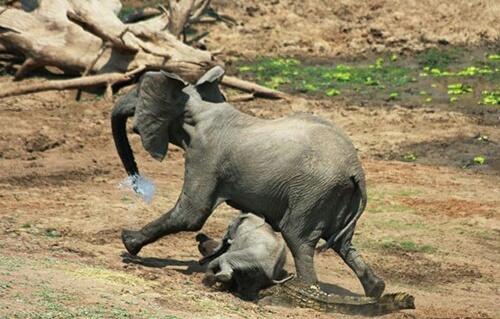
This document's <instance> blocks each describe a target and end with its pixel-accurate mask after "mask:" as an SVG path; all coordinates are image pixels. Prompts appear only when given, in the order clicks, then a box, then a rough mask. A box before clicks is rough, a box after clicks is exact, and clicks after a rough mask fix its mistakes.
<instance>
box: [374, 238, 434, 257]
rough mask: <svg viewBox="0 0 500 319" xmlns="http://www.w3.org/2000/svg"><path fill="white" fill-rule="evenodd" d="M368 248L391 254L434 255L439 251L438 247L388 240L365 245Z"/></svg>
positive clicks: (407, 241)
mask: <svg viewBox="0 0 500 319" xmlns="http://www.w3.org/2000/svg"><path fill="white" fill-rule="evenodd" d="M365 246H366V247H367V248H371V249H375V250H384V251H389V252H407V253H427V254H430V253H434V252H436V251H437V249H436V247H434V246H431V245H421V244H417V243H415V242H413V241H411V240H401V241H397V240H394V239H390V238H386V239H382V240H377V241H370V242H367V243H366V244H365Z"/></svg>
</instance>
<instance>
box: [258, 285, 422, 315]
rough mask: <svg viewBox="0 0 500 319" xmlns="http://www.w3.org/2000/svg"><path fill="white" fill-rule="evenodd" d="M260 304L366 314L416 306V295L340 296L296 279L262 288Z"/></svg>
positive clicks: (401, 293) (386, 312)
mask: <svg viewBox="0 0 500 319" xmlns="http://www.w3.org/2000/svg"><path fill="white" fill-rule="evenodd" d="M259 303H260V304H272V305H283V306H295V307H302V308H312V309H316V310H318V311H322V312H336V313H343V314H349V315H364V316H376V315H383V314H388V313H391V312H394V311H398V310H403V309H415V298H414V297H413V296H411V295H409V294H408V293H404V292H398V293H388V294H384V295H383V296H381V297H380V298H373V297H363V296H341V295H336V294H327V293H325V292H323V291H322V290H321V289H320V287H319V286H318V285H306V284H305V283H303V282H301V281H300V280H299V279H297V278H296V279H292V280H289V281H286V282H284V283H281V284H277V285H274V286H271V287H269V288H267V289H264V290H262V291H261V292H260V294H259Z"/></svg>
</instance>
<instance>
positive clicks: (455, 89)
mask: <svg viewBox="0 0 500 319" xmlns="http://www.w3.org/2000/svg"><path fill="white" fill-rule="evenodd" d="M470 92H472V87H471V86H470V85H467V84H462V83H454V84H449V85H448V94H449V95H461V94H465V93H470Z"/></svg>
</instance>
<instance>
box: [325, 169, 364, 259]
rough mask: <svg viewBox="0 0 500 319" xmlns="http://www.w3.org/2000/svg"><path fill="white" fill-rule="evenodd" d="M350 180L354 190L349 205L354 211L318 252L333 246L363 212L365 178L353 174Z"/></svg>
mask: <svg viewBox="0 0 500 319" xmlns="http://www.w3.org/2000/svg"><path fill="white" fill-rule="evenodd" d="M351 181H352V183H353V185H354V192H353V193H352V197H351V203H350V205H349V207H350V209H351V211H352V212H354V211H355V212H356V213H354V214H353V215H352V218H351V220H349V221H348V222H347V224H346V225H345V226H344V228H343V229H342V230H341V231H340V232H339V233H337V234H333V235H332V236H330V238H328V240H327V241H326V242H325V243H324V244H323V245H321V246H319V247H318V248H317V250H318V251H319V252H323V251H325V250H327V249H329V248H331V247H333V245H335V243H337V241H338V240H339V239H341V238H342V236H344V235H345V234H346V233H347V231H349V230H351V229H352V228H354V227H355V226H356V222H357V221H358V219H359V217H361V214H363V211H364V210H365V207H366V202H367V196H366V185H365V179H364V177H362V176H361V177H359V176H356V175H355V176H351Z"/></svg>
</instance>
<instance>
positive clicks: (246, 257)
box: [196, 214, 289, 299]
mask: <svg viewBox="0 0 500 319" xmlns="http://www.w3.org/2000/svg"><path fill="white" fill-rule="evenodd" d="M196 240H197V241H198V242H199V245H198V248H199V250H200V253H201V254H202V255H203V258H202V259H201V260H200V264H205V263H208V266H207V271H206V273H205V278H204V282H205V283H206V284H207V285H209V286H212V285H213V284H215V283H216V282H220V283H222V284H223V285H224V286H225V287H227V288H228V289H229V290H231V291H234V292H236V293H237V294H239V295H241V296H243V297H245V298H248V299H254V298H255V297H257V295H258V293H259V291H260V290H261V289H262V288H267V287H269V286H271V285H272V284H276V283H282V282H283V281H285V280H287V279H289V278H282V279H281V280H279V279H280V278H281V277H283V274H284V270H283V267H284V265H285V262H286V249H285V242H284V241H283V239H282V238H281V236H279V234H277V233H275V232H274V231H273V229H272V228H271V226H270V225H269V224H268V223H266V221H265V220H264V218H262V217H258V216H256V215H254V214H241V215H239V216H238V217H236V218H235V219H234V220H233V221H232V222H231V223H230V224H229V226H228V228H227V232H226V234H225V236H224V238H223V239H222V241H221V242H217V241H214V240H213V239H211V238H209V237H207V236H206V235H205V234H201V233H200V234H198V235H197V236H196ZM215 244H217V245H215Z"/></svg>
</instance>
